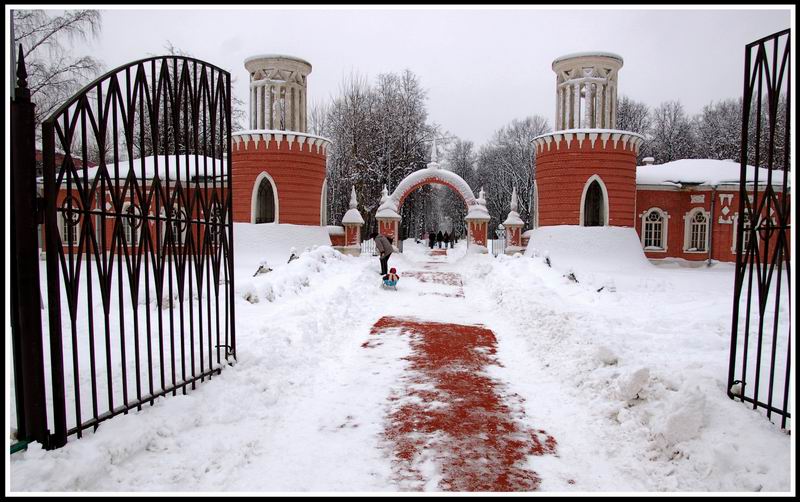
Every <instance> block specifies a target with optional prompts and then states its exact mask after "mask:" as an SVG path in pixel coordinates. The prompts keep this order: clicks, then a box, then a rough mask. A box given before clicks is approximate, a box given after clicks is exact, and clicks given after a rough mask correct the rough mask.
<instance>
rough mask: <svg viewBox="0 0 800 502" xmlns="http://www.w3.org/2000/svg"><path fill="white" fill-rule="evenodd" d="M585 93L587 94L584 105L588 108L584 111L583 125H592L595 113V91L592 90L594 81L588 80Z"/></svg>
mask: <svg viewBox="0 0 800 502" xmlns="http://www.w3.org/2000/svg"><path fill="white" fill-rule="evenodd" d="M584 93H585V94H586V98H585V101H584V105H585V106H586V109H585V110H584V111H583V116H584V121H583V127H592V114H594V110H593V108H594V107H593V106H592V105H593V103H594V93H593V92H592V83H591V82H586V83H585V84H584Z"/></svg>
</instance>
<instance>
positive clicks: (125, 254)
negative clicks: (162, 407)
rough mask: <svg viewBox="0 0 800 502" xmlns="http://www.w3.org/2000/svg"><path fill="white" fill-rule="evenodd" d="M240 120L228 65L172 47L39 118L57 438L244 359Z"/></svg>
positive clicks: (51, 384) (62, 440)
mask: <svg viewBox="0 0 800 502" xmlns="http://www.w3.org/2000/svg"><path fill="white" fill-rule="evenodd" d="M230 120H231V80H230V74H229V73H228V72H226V71H224V70H221V69H220V68H217V67H216V66H213V65H211V64H208V63H206V62H203V61H199V60H197V59H193V58H187V57H178V56H163V57H153V58H148V59H143V60H140V61H135V62H132V63H130V64H127V65H124V66H121V67H119V68H117V69H115V70H112V71H110V72H109V73H107V74H105V75H103V76H102V77H100V78H98V79H97V80H95V81H94V82H92V83H91V84H89V85H88V86H86V87H85V88H84V89H83V90H81V91H80V92H79V93H78V94H76V95H75V96H73V97H72V99H70V100H69V101H68V102H67V103H65V104H64V105H63V106H62V107H61V108H59V109H58V110H57V111H56V112H55V113H54V114H53V115H52V116H51V117H50V118H48V119H47V120H46V121H45V122H44V123H43V124H42V140H43V163H44V177H43V184H44V194H45V236H46V251H47V294H48V302H47V305H48V314H49V359H50V363H51V367H52V372H51V375H52V377H51V381H50V382H49V387H50V388H49V393H50V396H52V399H51V402H52V405H51V406H52V410H51V411H52V414H51V425H52V428H53V430H54V433H53V435H52V437H51V439H52V441H51V446H55V447H58V446H61V445H63V444H64V443H65V442H66V440H67V437H68V436H69V435H72V434H76V435H77V436H78V437H81V435H82V433H83V431H84V430H86V429H88V428H97V426H98V424H99V423H100V422H101V421H103V420H106V419H108V418H111V417H114V416H116V415H119V414H122V413H127V412H128V411H129V410H131V409H141V408H142V406H143V405H145V404H147V403H150V404H151V405H152V404H153V402H154V400H155V399H156V398H157V397H160V396H164V395H167V394H170V393H171V394H173V395H175V394H177V393H178V392H183V393H185V392H186V391H187V388H188V387H191V388H194V387H195V385H196V383H197V382H198V381H204V380H206V379H210V378H211V377H212V376H213V375H215V374H218V373H219V372H220V371H221V369H222V367H223V366H224V365H225V364H226V363H227V362H228V361H229V360H232V358H235V355H236V343H235V340H236V337H235V327H234V300H233V294H234V293H233V292H234V287H233V223H232V212H231V181H232V179H231V144H230V137H231V122H230ZM57 153H58V154H59V155H58V159H57V156H56V154H57ZM62 155H63V157H62ZM59 224H61V225H62V226H63V227H66V228H67V232H66V233H65V232H60V231H59ZM72 229H74V233H70V232H72V231H73V230H72ZM65 235H66V236H67V238H65ZM71 236H72V237H71ZM49 411H50V410H49Z"/></svg>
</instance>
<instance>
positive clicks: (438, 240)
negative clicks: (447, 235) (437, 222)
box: [436, 230, 444, 249]
mask: <svg viewBox="0 0 800 502" xmlns="http://www.w3.org/2000/svg"><path fill="white" fill-rule="evenodd" d="M443 240H444V235H442V231H441V230H439V231H438V232H436V243H437V244H438V245H439V249H442V241H443Z"/></svg>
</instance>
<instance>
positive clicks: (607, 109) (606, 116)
mask: <svg viewBox="0 0 800 502" xmlns="http://www.w3.org/2000/svg"><path fill="white" fill-rule="evenodd" d="M603 127H605V128H606V129H613V128H612V127H611V87H610V86H609V85H608V82H606V84H605V85H604V86H603Z"/></svg>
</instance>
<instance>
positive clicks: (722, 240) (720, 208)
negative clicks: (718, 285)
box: [636, 187, 782, 262]
mask: <svg viewBox="0 0 800 502" xmlns="http://www.w3.org/2000/svg"><path fill="white" fill-rule="evenodd" d="M750 194H751V195H752V192H750ZM692 196H696V197H697V196H704V197H703V201H702V202H699V201H696V202H692ZM712 197H713V198H714V213H713V215H709V220H710V225H711V235H710V237H711V240H710V248H711V258H712V259H713V260H718V261H724V262H731V261H735V260H736V248H735V247H734V246H735V243H734V240H733V238H734V233H735V232H736V222H737V219H736V217H737V216H738V213H739V190H738V189H737V188H735V187H730V188H729V187H725V188H722V189H719V190H717V191H716V193H714V192H713V191H712V190H711V189H708V188H706V189H677V190H658V189H647V188H640V189H639V190H638V191H637V198H636V231H637V232H638V233H639V237H640V238H641V237H642V219H641V217H642V214H643V213H644V212H645V211H648V210H649V209H650V208H654V207H657V208H659V209H661V210H663V211H666V212H667V214H668V219H667V249H666V251H665V252H662V251H645V255H646V256H647V257H648V258H654V259H659V258H683V259H685V260H688V261H703V260H707V259H708V257H709V255H708V251H704V252H685V251H684V250H683V247H684V240H685V234H686V220H685V219H684V217H686V216H687V215H688V213H689V212H690V211H691V210H692V209H694V208H698V207H702V208H703V209H705V210H706V211H711V201H712ZM779 199H782V195H780V194H779ZM726 207H727V208H728V211H725V208H726ZM761 249H762V251H763V246H762V247H761Z"/></svg>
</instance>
